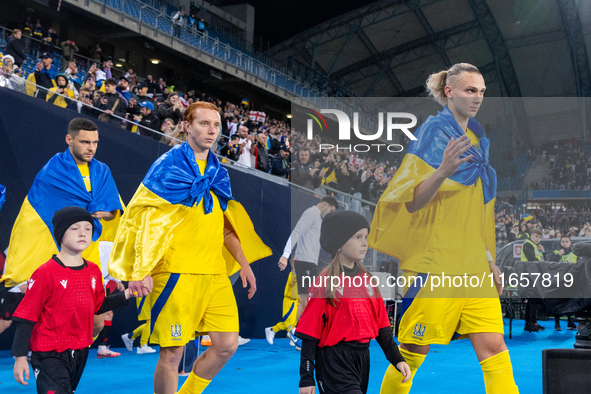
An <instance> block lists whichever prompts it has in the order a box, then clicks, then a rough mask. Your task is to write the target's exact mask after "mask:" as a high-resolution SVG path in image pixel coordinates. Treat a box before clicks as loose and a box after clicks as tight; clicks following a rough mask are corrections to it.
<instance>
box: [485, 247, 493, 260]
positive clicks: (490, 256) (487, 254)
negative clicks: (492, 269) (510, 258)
mask: <svg viewBox="0 0 591 394" xmlns="http://www.w3.org/2000/svg"><path fill="white" fill-rule="evenodd" d="M486 257H488V261H495V259H493V257H492V254H490V252H489V251H488V250H487V251H486Z"/></svg>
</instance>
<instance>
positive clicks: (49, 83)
mask: <svg viewBox="0 0 591 394" xmlns="http://www.w3.org/2000/svg"><path fill="white" fill-rule="evenodd" d="M41 62H42V64H41V67H39V65H37V70H36V71H35V76H34V79H33V80H31V81H30V82H32V83H35V84H37V85H39V86H41V87H44V88H47V89H49V88H52V87H54V86H55V82H54V81H53V80H54V79H55V78H56V77H57V69H56V68H55V66H53V64H52V63H53V55H52V54H51V53H48V52H44V53H43V54H41ZM27 80H28V79H27ZM33 88H34V89H35V93H34V95H35V97H37V98H40V99H42V100H45V99H46V97H47V90H45V89H38V88H37V87H36V86H33Z"/></svg>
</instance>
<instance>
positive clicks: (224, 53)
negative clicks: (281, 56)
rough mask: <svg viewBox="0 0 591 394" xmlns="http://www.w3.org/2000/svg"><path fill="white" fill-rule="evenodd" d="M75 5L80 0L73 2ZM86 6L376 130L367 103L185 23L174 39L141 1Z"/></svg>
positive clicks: (169, 25) (170, 28) (168, 21)
mask: <svg viewBox="0 0 591 394" xmlns="http://www.w3.org/2000/svg"><path fill="white" fill-rule="evenodd" d="M73 1H74V2H78V1H80V0H73ZM84 1H85V2H87V3H95V4H97V5H100V6H101V7H105V8H109V9H110V10H112V11H114V12H116V13H119V14H120V15H121V17H122V18H121V20H125V18H124V16H125V17H127V18H132V19H134V20H136V21H137V23H138V25H139V27H140V29H141V27H142V25H148V26H151V27H152V28H154V29H156V30H158V31H160V32H162V33H164V34H166V35H167V36H169V37H170V39H171V43H172V42H174V40H179V41H181V42H182V43H183V44H184V45H190V46H192V47H194V48H196V49H198V50H199V51H203V52H206V53H208V54H211V55H213V56H215V57H216V58H218V59H219V60H221V61H223V62H225V63H227V64H229V65H231V66H234V67H237V68H239V69H242V70H244V71H246V72H247V73H249V74H251V75H253V76H255V77H257V78H260V79H262V80H264V81H267V82H268V83H270V84H272V85H274V86H275V87H276V88H277V90H282V91H285V92H286V93H289V94H293V95H295V96H298V97H301V98H303V99H305V100H306V101H308V102H309V104H310V105H311V106H317V107H320V108H333V109H339V110H341V111H343V112H345V113H347V115H349V117H350V119H353V114H354V113H355V112H359V113H360V116H359V124H360V126H361V127H366V128H368V129H370V130H375V128H376V127H377V121H376V120H375V119H376V115H377V113H378V112H380V110H379V109H378V108H377V107H376V106H375V105H374V104H372V103H370V102H369V101H367V100H365V99H363V98H361V97H354V98H353V101H354V103H353V104H349V103H345V102H343V100H338V99H336V98H335V97H333V96H331V95H329V94H328V92H327V91H326V90H321V89H319V88H318V87H317V86H316V80H314V79H311V80H308V79H300V78H297V79H293V78H292V77H290V76H289V75H287V74H286V73H284V72H281V71H279V70H278V69H276V68H275V67H274V66H273V65H270V64H269V63H272V60H271V59H270V58H268V57H266V58H265V59H264V60H265V61H267V62H269V63H265V61H261V60H259V59H257V58H255V57H253V56H250V55H248V54H247V53H245V52H244V51H240V50H237V49H236V48H233V47H232V46H231V45H230V44H227V43H224V42H223V41H222V40H220V38H219V37H212V36H210V35H209V33H207V31H206V33H201V32H199V31H196V30H188V29H187V28H186V24H183V25H182V28H181V32H180V38H177V37H175V35H174V33H175V30H174V24H173V20H172V17H170V16H168V15H166V14H164V13H162V12H161V11H160V10H158V9H155V8H153V7H151V6H149V5H147V4H145V3H143V2H141V1H140V0H84ZM358 103H363V105H364V106H366V107H367V108H371V112H372V114H371V116H369V115H366V114H365V112H364V111H361V108H360V106H359V105H358Z"/></svg>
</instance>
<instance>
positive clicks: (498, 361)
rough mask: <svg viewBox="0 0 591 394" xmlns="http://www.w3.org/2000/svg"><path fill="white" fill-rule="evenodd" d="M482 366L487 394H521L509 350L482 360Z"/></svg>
mask: <svg viewBox="0 0 591 394" xmlns="http://www.w3.org/2000/svg"><path fill="white" fill-rule="evenodd" d="M480 366H481V367H482V373H483V374H484V387H485V388H486V394H519V390H518V388H517V386H516V385H515V380H513V367H512V366H511V359H510V358H509V351H508V350H505V351H504V352H501V353H499V354H497V355H494V356H492V357H489V358H487V359H486V360H482V361H481V362H480Z"/></svg>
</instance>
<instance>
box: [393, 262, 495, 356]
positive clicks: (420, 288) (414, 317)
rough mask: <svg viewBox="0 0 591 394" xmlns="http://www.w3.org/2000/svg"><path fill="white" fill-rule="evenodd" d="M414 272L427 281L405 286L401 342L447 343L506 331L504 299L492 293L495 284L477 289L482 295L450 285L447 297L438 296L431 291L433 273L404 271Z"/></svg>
mask: <svg viewBox="0 0 591 394" xmlns="http://www.w3.org/2000/svg"><path fill="white" fill-rule="evenodd" d="M411 275H412V276H415V275H418V276H419V277H422V278H423V279H422V282H423V283H419V282H421V281H419V280H417V286H414V285H413V286H407V287H406V288H405V292H404V298H403V300H402V309H401V312H400V326H399V328H398V340H399V341H400V342H401V343H408V344H415V345H429V344H440V345H447V344H449V342H450V341H451V340H452V339H460V338H465V337H466V336H467V335H468V334H475V333H481V332H492V333H500V334H503V333H504V330H503V314H502V311H501V302H500V300H499V297H498V295H497V296H496V297H495V296H492V295H493V294H494V293H491V292H494V291H496V290H495V289H494V287H492V288H488V289H479V290H477V291H476V292H473V294H476V295H478V297H466V296H467V295H470V293H471V292H470V291H467V290H466V288H465V287H463V288H457V289H453V288H448V289H445V290H444V291H443V294H445V296H446V297H445V298H438V297H437V295H438V291H437V290H435V291H431V289H432V288H431V286H430V284H431V280H432V279H433V278H432V277H433V275H427V274H416V273H410V272H405V273H404V276H406V277H408V276H411ZM435 276H437V275H435ZM483 294H486V295H487V296H486V297H483V296H482V295H483Z"/></svg>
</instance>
